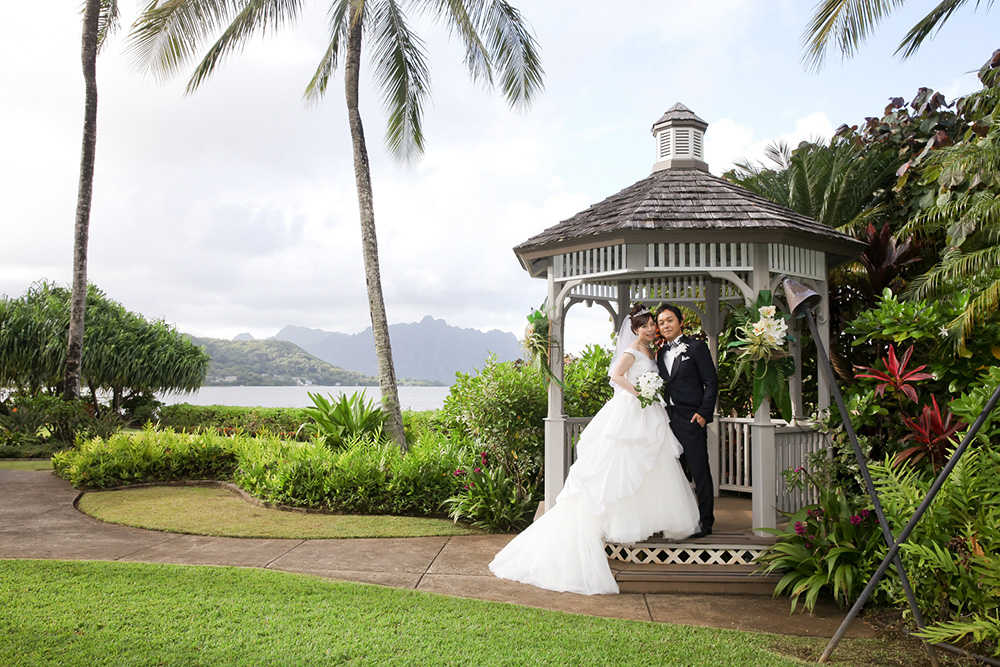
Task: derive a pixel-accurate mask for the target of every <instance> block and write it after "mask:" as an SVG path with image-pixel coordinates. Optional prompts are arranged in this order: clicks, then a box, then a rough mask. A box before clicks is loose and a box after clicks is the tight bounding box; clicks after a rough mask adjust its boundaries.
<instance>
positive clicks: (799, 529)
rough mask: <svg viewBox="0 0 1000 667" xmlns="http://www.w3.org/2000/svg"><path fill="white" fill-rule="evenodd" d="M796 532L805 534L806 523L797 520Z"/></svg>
mask: <svg viewBox="0 0 1000 667" xmlns="http://www.w3.org/2000/svg"><path fill="white" fill-rule="evenodd" d="M795 534H796V535H805V534H806V524H804V523H802V522H801V521H796V522H795Z"/></svg>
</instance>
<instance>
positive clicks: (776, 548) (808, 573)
mask: <svg viewBox="0 0 1000 667" xmlns="http://www.w3.org/2000/svg"><path fill="white" fill-rule="evenodd" d="M817 474H818V475H819V477H820V478H819V479H817V478H816V477H815V476H814V475H812V474H810V473H809V472H808V471H806V470H805V469H803V468H797V469H796V470H794V471H789V474H788V475H786V476H787V478H788V483H789V486H792V487H796V486H798V487H803V486H808V487H811V489H813V490H814V491H815V492H816V493H817V494H818V502H817V503H816V504H814V505H809V506H807V507H803V508H802V509H800V510H799V511H798V512H795V513H793V514H787V515H786V516H787V517H788V528H785V529H780V530H771V531H770V532H772V533H774V534H775V535H776V536H777V538H778V541H777V542H776V543H775V544H774V545H772V546H771V547H769V548H768V550H767V551H766V552H764V554H763V555H761V556H760V557H759V558H758V559H757V563H758V564H759V565H760V569H761V570H762V571H763V572H774V571H779V572H784V573H785V574H784V576H783V577H782V578H781V579H780V580H779V581H778V583H777V585H776V586H775V588H774V594H775V595H780V594H782V593H785V594H787V595H789V596H791V598H792V611H795V607H796V605H797V604H798V601H799V597H800V596H802V595H804V596H805V598H804V606H805V608H806V609H808V610H809V611H812V610H813V608H814V607H815V606H816V600H817V599H818V598H819V595H820V593H822V592H824V591H825V592H828V593H831V594H832V595H833V598H834V599H835V600H836V601H837V602H838V603H840V604H841V605H845V604H847V603H849V602H851V601H852V600H854V599H855V598H856V597H857V596H858V594H859V593H860V592H861V590H862V589H863V588H864V586H865V584H866V583H867V581H868V578H869V577H870V576H871V574H872V573H873V572H874V571H875V568H876V567H877V566H878V563H879V561H880V560H881V558H882V556H883V555H884V554H885V552H886V548H885V544H884V542H883V541H882V533H881V529H880V528H879V525H878V518H877V516H876V515H875V513H874V512H872V511H871V510H869V509H867V508H866V507H865V506H864V505H865V504H867V500H868V499H867V498H864V497H849V496H847V495H846V494H844V493H843V492H842V491H841V489H839V488H837V486H836V485H834V484H832V483H831V481H832V480H831V479H830V478H829V472H828V471H822V472H818V473H817Z"/></svg>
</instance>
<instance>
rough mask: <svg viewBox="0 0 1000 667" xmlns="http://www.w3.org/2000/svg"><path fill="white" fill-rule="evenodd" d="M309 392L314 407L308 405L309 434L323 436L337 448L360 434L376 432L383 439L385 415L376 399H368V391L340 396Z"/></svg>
mask: <svg viewBox="0 0 1000 667" xmlns="http://www.w3.org/2000/svg"><path fill="white" fill-rule="evenodd" d="M328 396H329V398H325V397H323V396H321V395H320V394H318V393H316V394H314V393H312V392H309V399H310V400H311V401H312V402H313V405H312V406H311V407H308V408H305V412H306V414H308V415H309V417H310V421H307V422H305V423H303V424H302V429H303V430H304V431H305V432H306V433H307V434H309V435H316V436H319V437H320V438H321V439H322V440H323V442H324V443H325V444H326V446H327V447H330V448H331V449H336V448H338V447H341V446H342V445H343V444H344V442H346V441H347V440H349V439H352V438H356V437H358V436H366V435H373V436H374V437H375V439H376V440H381V439H382V425H383V423H384V422H385V416H384V415H383V413H382V408H380V407H377V406H376V405H375V402H374V401H372V400H365V392H363V391H362V392H361V393H354V394H350V395H347V394H341V395H340V396H338V397H337V398H334V397H333V395H332V394H331V395H328Z"/></svg>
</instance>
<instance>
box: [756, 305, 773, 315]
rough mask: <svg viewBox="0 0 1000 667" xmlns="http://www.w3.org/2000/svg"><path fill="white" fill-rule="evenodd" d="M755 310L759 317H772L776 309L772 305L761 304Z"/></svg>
mask: <svg viewBox="0 0 1000 667" xmlns="http://www.w3.org/2000/svg"><path fill="white" fill-rule="evenodd" d="M757 312H759V313H760V314H761V317H774V313H775V312H776V310H775V307H774V306H761V307H760V308H758V309H757Z"/></svg>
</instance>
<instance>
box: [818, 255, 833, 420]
mask: <svg viewBox="0 0 1000 667" xmlns="http://www.w3.org/2000/svg"><path fill="white" fill-rule="evenodd" d="M824 275H825V273H824ZM817 288H818V289H817V290H816V291H817V292H819V299H820V301H819V308H818V309H817V310H818V312H817V318H816V319H817V322H816V323H817V324H818V325H819V326H818V327H817V328H818V329H819V337H820V340H822V341H823V346H824V347H825V348H826V349H827V350H829V349H830V284H829V283H828V282H827V281H825V280H820V281H817ZM816 363H817V367H816V382H817V390H818V391H817V396H816V407H817V408H818V409H819V411H820V413H821V414H822V413H825V412H827V411H829V409H830V387H829V386H828V385H827V383H826V382H821V381H820V377H821V376H820V369H819V366H818V364H819V361H818V360H817V362H816Z"/></svg>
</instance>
